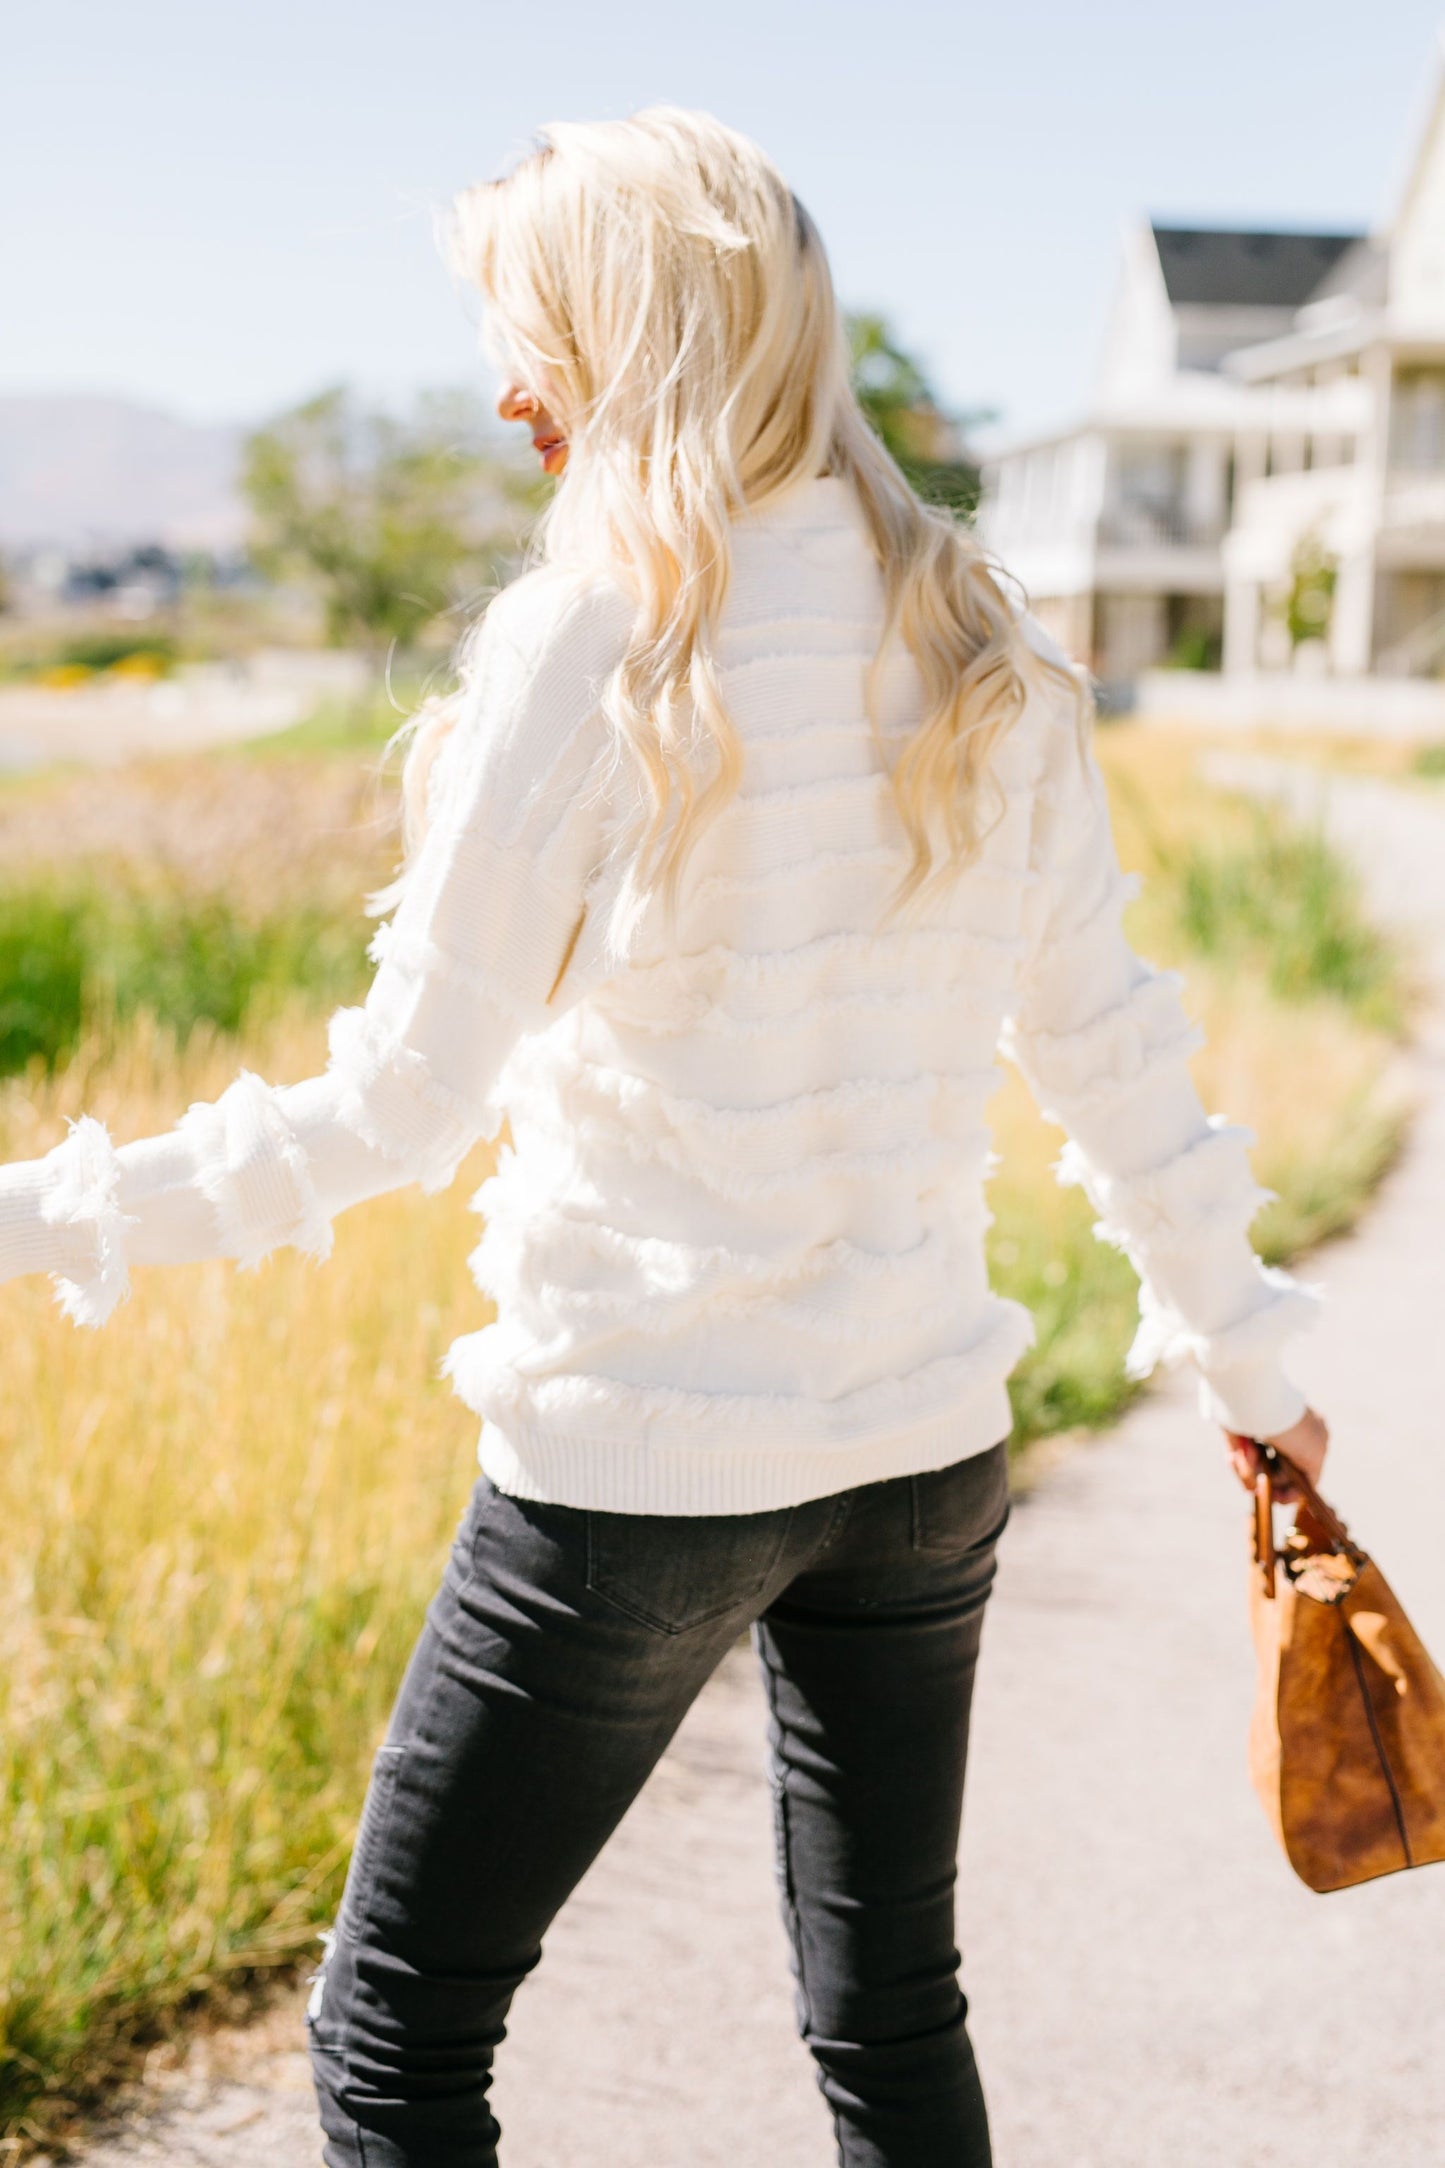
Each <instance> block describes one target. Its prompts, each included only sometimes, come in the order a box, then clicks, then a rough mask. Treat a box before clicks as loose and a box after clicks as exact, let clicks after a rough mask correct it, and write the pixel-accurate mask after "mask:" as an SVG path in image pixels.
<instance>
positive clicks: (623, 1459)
mask: <svg viewBox="0 0 1445 2168" xmlns="http://www.w3.org/2000/svg"><path fill="white" fill-rule="evenodd" d="M1012 1427H1013V1412H1012V1409H1011V1406H1010V1403H1009V1396H1008V1386H1007V1384H1006V1383H1005V1382H1004V1381H1003V1380H1001V1379H997V1380H991V1381H990V1382H989V1383H987V1384H986V1385H984V1386H981V1387H980V1388H979V1390H978V1391H977V1392H976V1393H974V1394H972V1395H971V1396H970V1397H969V1398H968V1399H966V1400H962V1401H957V1402H955V1403H954V1404H953V1405H952V1406H950V1407H948V1408H945V1409H941V1410H938V1411H935V1412H934V1413H932V1414H930V1415H927V1416H925V1417H922V1418H921V1419H920V1420H919V1421H917V1422H914V1423H907V1424H900V1425H897V1426H895V1427H894V1428H892V1429H890V1430H889V1431H888V1432H887V1433H886V1434H884V1435H880V1436H874V1437H868V1438H863V1439H859V1440H857V1441H856V1442H854V1443H851V1444H848V1445H827V1446H811V1447H795V1448H790V1447H789V1446H787V1445H785V1444H782V1443H780V1442H779V1441H778V1440H777V1439H776V1438H770V1439H769V1440H768V1442H767V1443H766V1444H765V1445H764V1444H759V1445H758V1446H756V1447H755V1448H753V1449H752V1450H746V1449H742V1448H736V1447H733V1448H729V1449H728V1450H726V1451H718V1450H716V1449H704V1448H701V1447H698V1446H696V1445H691V1446H687V1445H680V1446H677V1447H676V1448H674V1449H672V1450H668V1449H667V1448H661V1447H658V1446H655V1445H632V1446H629V1445H619V1444H618V1443H617V1442H616V1441H615V1440H613V1439H598V1438H589V1437H583V1436H570V1437H569V1436H566V1435H559V1434H558V1433H557V1432H556V1431H553V1430H550V1429H545V1430H544V1429H542V1428H541V1427H535V1428H534V1427H532V1426H529V1425H527V1424H525V1423H518V1422H516V1421H512V1422H510V1423H509V1424H508V1426H507V1427H506V1428H505V1429H503V1428H500V1427H499V1426H498V1424H497V1423H496V1422H495V1421H494V1420H492V1419H488V1421H487V1422H485V1423H484V1424H483V1425H482V1435H481V1443H480V1446H479V1447H478V1451H477V1459H478V1461H479V1462H480V1464H481V1468H482V1472H483V1474H484V1475H487V1476H489V1477H490V1478H491V1480H492V1482H493V1483H495V1484H496V1486H497V1489H498V1490H500V1491H506V1492H508V1493H509V1494H510V1496H512V1497H514V1498H530V1499H534V1500H535V1501H536V1502H537V1503H538V1504H544V1505H564V1506H583V1507H588V1508H590V1509H592V1510H593V1511H594V1512H603V1513H656V1514H678V1515H681V1514H697V1513H768V1512H772V1511H774V1510H775V1509H776V1508H778V1507H779V1506H794V1505H802V1504H804V1503H805V1502H806V1501H807V1500H808V1499H810V1498H828V1497H831V1496H833V1495H834V1494H835V1493H836V1492H838V1491H844V1490H852V1489H854V1488H855V1487H856V1486H857V1485H858V1484H860V1483H881V1482H884V1481H886V1480H887V1479H888V1478H889V1477H891V1476H900V1475H921V1474H922V1473H924V1472H925V1471H926V1470H927V1469H930V1468H943V1467H946V1466H948V1464H949V1463H950V1462H951V1461H955V1460H967V1459H969V1458H970V1456H971V1455H973V1454H975V1453H986V1452H987V1451H988V1449H989V1447H990V1446H994V1445H997V1444H998V1443H999V1441H1000V1440H1001V1439H1003V1438H1006V1437H1007V1436H1008V1435H1009V1432H1010V1430H1011V1429H1012Z"/></svg>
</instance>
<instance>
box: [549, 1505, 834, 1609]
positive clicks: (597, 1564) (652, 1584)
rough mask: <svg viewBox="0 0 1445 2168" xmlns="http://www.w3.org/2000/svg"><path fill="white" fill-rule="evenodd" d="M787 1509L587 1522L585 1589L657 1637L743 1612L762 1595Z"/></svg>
mask: <svg viewBox="0 0 1445 2168" xmlns="http://www.w3.org/2000/svg"><path fill="white" fill-rule="evenodd" d="M791 1518H792V1513H791V1508H789V1507H786V1506H784V1507H781V1508H779V1509H778V1510H777V1511H776V1512H772V1513H706V1514H688V1515H673V1514H643V1513H600V1512H595V1511H589V1513H588V1515H587V1586H588V1588H589V1589H591V1591H592V1593H593V1594H594V1595H596V1596H600V1597H602V1599H603V1600H604V1602H606V1603H609V1604H611V1605H612V1606H613V1607H614V1609H616V1610H618V1611H622V1612H625V1613H626V1614H627V1616H628V1617H629V1618H634V1619H637V1620H639V1621H640V1622H641V1623H642V1624H643V1625H644V1626H651V1627H652V1628H654V1630H655V1631H656V1632H658V1633H664V1634H679V1633H686V1632H687V1631H688V1630H689V1629H690V1628H692V1627H694V1626H702V1625H705V1624H707V1622H708V1621H709V1620H711V1619H718V1618H722V1617H725V1616H726V1615H727V1613H729V1612H731V1611H738V1610H742V1609H745V1608H746V1606H747V1605H748V1604H750V1603H752V1602H754V1601H755V1600H756V1599H757V1598H758V1597H759V1596H761V1594H762V1593H763V1590H764V1589H765V1588H766V1587H767V1585H768V1582H769V1581H770V1580H771V1579H772V1576H773V1574H774V1572H775V1571H776V1569H777V1566H778V1562H779V1560H780V1558H781V1556H782V1551H783V1545H784V1543H785V1542H786V1540H787V1534H788V1525H789V1522H790V1520H791Z"/></svg>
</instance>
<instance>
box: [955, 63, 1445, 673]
mask: <svg viewBox="0 0 1445 2168" xmlns="http://www.w3.org/2000/svg"><path fill="white" fill-rule="evenodd" d="M980 529H981V532H982V534H983V537H984V539H985V541H986V542H987V543H988V544H989V546H990V547H991V548H993V549H994V550H996V551H997V553H998V555H999V556H1000V557H1001V558H1002V559H1003V561H1004V563H1005V564H1006V565H1008V566H1009V568H1010V569H1011V570H1012V571H1013V572H1014V573H1015V574H1016V575H1017V576H1018V578H1019V579H1020V580H1021V581H1022V582H1023V584H1024V586H1025V588H1026V589H1027V590H1028V592H1029V595H1030V598H1031V600H1032V602H1033V604H1034V607H1035V609H1036V610H1037V612H1038V614H1039V616H1040V617H1041V618H1042V619H1043V620H1044V622H1045V623H1046V624H1048V625H1049V627H1050V629H1051V630H1052V631H1053V632H1054V633H1055V634H1056V636H1057V637H1058V638H1059V639H1060V640H1061V642H1062V643H1063V644H1064V645H1065V646H1066V647H1067V648H1068V649H1069V650H1070V651H1071V652H1072V653H1074V654H1075V655H1077V656H1078V657H1080V658H1081V659H1082V660H1085V661H1087V662H1088V664H1089V665H1090V667H1091V668H1092V670H1093V671H1094V672H1095V674H1096V676H1098V677H1099V679H1100V680H1101V681H1102V682H1103V683H1104V685H1105V686H1106V687H1107V688H1109V689H1110V690H1111V691H1113V692H1115V693H1116V694H1117V695H1120V696H1126V695H1127V691H1128V689H1129V688H1131V687H1132V686H1133V685H1134V684H1135V683H1136V681H1137V680H1139V678H1140V677H1141V674H1142V673H1144V672H1147V671H1149V670H1151V669H1155V668H1157V667H1158V666H1159V665H1162V664H1168V663H1172V664H1175V665H1183V666H1186V667H1192V668H1194V669H1195V670H1199V669H1205V670H1212V669H1218V668H1219V667H1220V666H1221V665H1222V667H1223V670H1224V672H1225V675H1226V678H1228V679H1231V680H1234V681H1236V683H1237V684H1243V683H1245V682H1248V683H1249V684H1250V685H1251V686H1253V687H1254V688H1255V689H1256V690H1258V688H1259V687H1260V685H1261V684H1262V683H1264V681H1266V680H1273V679H1277V678H1279V677H1281V676H1283V675H1285V674H1288V675H1289V676H1290V677H1291V678H1297V677H1298V676H1299V675H1301V674H1307V675H1309V676H1310V677H1311V678H1312V679H1315V680H1317V679H1318V678H1319V677H1321V676H1324V675H1333V676H1337V677H1341V678H1354V679H1356V680H1358V679H1359V678H1361V677H1363V676H1369V675H1370V674H1375V675H1377V676H1382V675H1393V676H1404V677H1416V678H1422V677H1424V678H1433V677H1435V676H1437V675H1445V69H1442V71H1441V73H1440V75H1439V78H1438V80H1437V85H1436V91H1435V96H1434V100H1433V104H1432V108H1431V111H1430V114H1429V118H1428V122H1427V125H1426V127H1425V129H1424V132H1423V135H1422V137H1421V140H1420V144H1419V148H1418V150H1417V153H1416V156H1415V158H1414V161H1413V163H1412V166H1411V169H1410V172H1409V175H1408V178H1407V181H1406V185H1405V187H1404V190H1403V192H1402V195H1401V198H1400V201H1399V204H1398V206H1397V208H1396V211H1395V214H1394V216H1393V218H1392V219H1391V221H1390V223H1389V225H1388V227H1387V228H1386V229H1385V230H1384V231H1383V232H1382V233H1381V234H1379V235H1376V236H1367V235H1363V234H1350V233H1279V232H1236V231H1222V230H1215V229H1210V228H1199V227H1179V226H1165V225H1159V224H1149V225H1145V226H1142V227H1141V228H1140V229H1139V230H1138V231H1137V232H1136V233H1134V234H1133V235H1132V236H1131V237H1130V240H1129V242H1128V245H1127V247H1126V250H1125V259H1124V264H1123V269H1122V275H1121V278H1120V281H1119V284H1118V288H1117V291H1116V295H1115V299H1114V303H1113V308H1112V311H1111V315H1110V319H1109V327H1108V333H1107V337H1106V341H1105V350H1104V357H1103V363H1102V367H1101V370H1100V373H1099V378H1098V382H1097V385H1096V388H1095V392H1094V396H1093V399H1092V402H1091V404H1090V406H1089V408H1088V410H1087V412H1086V413H1085V414H1084V416H1083V417H1082V418H1081V419H1079V420H1077V421H1075V422H1073V423H1072V424H1071V425H1070V426H1069V427H1067V428H1064V429H1060V430H1057V431H1054V432H1048V433H1041V434H1036V435H1033V436H1030V437H1028V438H1025V439H1022V440H1018V441H1015V442H1012V443H1005V444H1002V445H1000V446H999V447H998V448H997V449H995V450H993V451H992V452H990V453H989V454H988V455H987V456H986V458H985V461H984V500H983V505H982V508H981V512H980Z"/></svg>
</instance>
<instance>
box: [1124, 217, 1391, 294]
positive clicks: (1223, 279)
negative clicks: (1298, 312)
mask: <svg viewBox="0 0 1445 2168" xmlns="http://www.w3.org/2000/svg"><path fill="white" fill-rule="evenodd" d="M1151 231H1152V232H1153V235H1154V245H1155V247H1156V248H1157V249H1158V251H1159V266H1160V269H1161V270H1162V271H1163V273H1164V288H1165V292H1166V293H1167V294H1168V296H1169V300H1170V303H1171V304H1172V305H1173V306H1174V307H1176V308H1178V307H1181V306H1182V307H1188V308H1245V309H1297V308H1300V307H1302V306H1303V304H1304V303H1305V302H1306V301H1308V300H1309V299H1310V297H1311V296H1312V295H1313V293H1314V292H1315V289H1316V288H1317V287H1318V286H1319V284H1320V282H1321V281H1322V280H1323V279H1324V278H1326V277H1327V276H1328V274H1329V273H1330V272H1331V271H1332V270H1333V269H1334V267H1335V265H1336V263H1337V262H1338V261H1339V259H1340V257H1341V256H1343V255H1344V254H1345V252H1346V250H1347V249H1350V248H1353V247H1354V245H1355V243H1356V242H1357V241H1359V240H1361V239H1362V238H1363V236H1362V235H1360V234H1357V233H1258V232H1236V231H1227V230H1221V229H1220V228H1217V227H1212V226H1161V225H1158V224H1152V223H1151Z"/></svg>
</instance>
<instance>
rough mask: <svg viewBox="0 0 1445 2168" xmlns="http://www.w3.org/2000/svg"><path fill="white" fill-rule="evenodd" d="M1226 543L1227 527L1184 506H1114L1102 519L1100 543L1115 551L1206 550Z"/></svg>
mask: <svg viewBox="0 0 1445 2168" xmlns="http://www.w3.org/2000/svg"><path fill="white" fill-rule="evenodd" d="M1223 539H1224V523H1223V522H1222V521H1221V520H1217V519H1202V518H1200V517H1199V515H1198V514H1197V513H1193V512H1188V511H1186V510H1185V509H1184V507H1183V506H1182V505H1156V504H1114V505H1110V506H1109V507H1108V509H1107V510H1106V511H1105V512H1104V513H1103V514H1102V515H1101V516H1100V519H1099V540H1100V541H1101V542H1103V543H1106V544H1108V545H1110V546H1111V547H1113V548H1115V549H1133V550H1140V549H1143V550H1161V549H1162V550H1207V549H1217V548H1218V547H1219V545H1220V543H1221V542H1222V541H1223Z"/></svg>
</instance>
